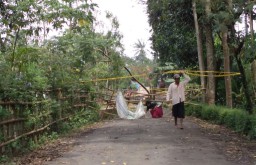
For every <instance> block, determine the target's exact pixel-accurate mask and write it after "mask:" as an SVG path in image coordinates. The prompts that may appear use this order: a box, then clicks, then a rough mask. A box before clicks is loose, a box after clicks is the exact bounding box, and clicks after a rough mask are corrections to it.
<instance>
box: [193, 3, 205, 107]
mask: <svg viewBox="0 0 256 165" xmlns="http://www.w3.org/2000/svg"><path fill="white" fill-rule="evenodd" d="M192 7H193V15H194V22H195V29H196V39H197V53H198V63H199V70H200V80H201V88H202V89H203V97H202V101H203V102H204V103H205V78H204V76H202V74H203V71H204V69H205V66H204V61H203V43H202V31H201V28H200V27H199V24H198V19H197V12H196V2H195V0H193V2H192Z"/></svg>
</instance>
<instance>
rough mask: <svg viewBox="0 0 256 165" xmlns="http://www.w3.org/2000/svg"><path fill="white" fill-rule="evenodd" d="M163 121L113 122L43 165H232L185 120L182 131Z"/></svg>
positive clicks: (195, 126)
mask: <svg viewBox="0 0 256 165" xmlns="http://www.w3.org/2000/svg"><path fill="white" fill-rule="evenodd" d="M167 119H168V118H167V117H166V116H165V117H163V118H160V119H152V118H150V116H148V114H147V116H146V117H145V118H143V119H138V120H122V119H115V120H113V121H107V122H105V123H104V124H103V125H102V126H101V127H100V128H97V129H93V130H91V131H89V132H84V133H83V134H82V135H81V136H80V137H78V138H76V139H74V140H75V143H76V145H75V146H74V147H73V148H72V150H71V151H69V152H67V153H64V154H63V155H62V157H60V158H57V159H55V160H53V161H50V162H46V163H45V165H60V164H72V165H104V164H106V165H144V164H145V165H235V164H237V163H236V162H232V161H229V160H227V158H225V156H224V155H223V154H222V153H221V151H220V150H218V149H217V147H216V146H215V143H214V142H213V141H212V140H210V139H209V138H208V137H207V136H206V135H205V134H204V133H202V131H201V130H200V127H199V126H198V125H196V124H195V123H193V122H192V121H191V120H190V119H188V118H187V119H185V123H184V129H183V130H181V129H178V128H176V127H174V124H173V121H171V122H168V121H167Z"/></svg>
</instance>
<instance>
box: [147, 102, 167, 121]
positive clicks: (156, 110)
mask: <svg viewBox="0 0 256 165" xmlns="http://www.w3.org/2000/svg"><path fill="white" fill-rule="evenodd" d="M146 106H147V112H148V111H149V110H150V113H151V116H152V118H161V117H163V108H162V105H161V104H159V103H157V102H151V101H146Z"/></svg>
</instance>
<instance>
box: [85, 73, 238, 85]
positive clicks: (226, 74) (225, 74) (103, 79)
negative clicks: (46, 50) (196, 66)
mask: <svg viewBox="0 0 256 165" xmlns="http://www.w3.org/2000/svg"><path fill="white" fill-rule="evenodd" d="M184 72H185V73H186V74H188V75H191V76H199V77H200V76H203V77H206V76H209V75H211V76H214V77H226V76H238V75H240V73H239V72H222V71H192V70H185V71H184ZM169 73H174V74H175V73H180V70H172V71H167V72H163V73H161V74H169ZM156 74H159V73H156ZM144 76H148V74H140V75H133V76H121V77H109V78H100V79H94V80H87V81H81V83H86V82H97V81H107V80H118V79H127V78H132V77H144Z"/></svg>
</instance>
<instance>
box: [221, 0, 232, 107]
mask: <svg viewBox="0 0 256 165" xmlns="http://www.w3.org/2000/svg"><path fill="white" fill-rule="evenodd" d="M227 2H228V13H230V14H231V13H232V10H233V8H232V6H233V5H232V0H227ZM223 23H224V28H223V29H222V33H221V35H222V48H223V56H224V72H230V52H229V46H228V26H229V23H225V22H223ZM225 88H226V105H227V107H229V108H232V104H233V100H232V83H231V76H230V75H227V76H225Z"/></svg>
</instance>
